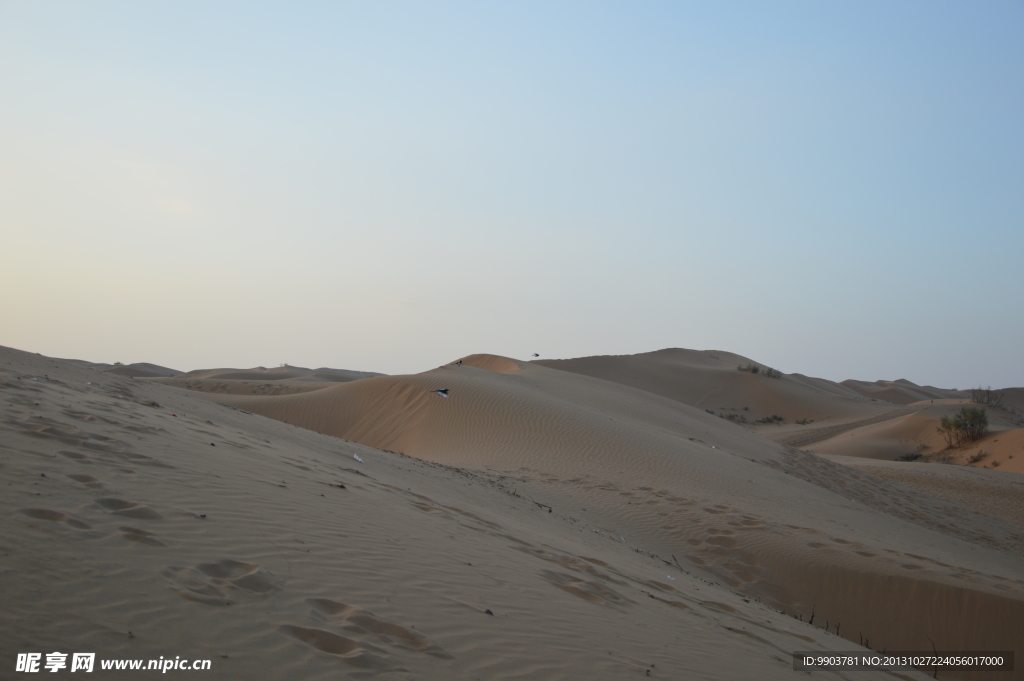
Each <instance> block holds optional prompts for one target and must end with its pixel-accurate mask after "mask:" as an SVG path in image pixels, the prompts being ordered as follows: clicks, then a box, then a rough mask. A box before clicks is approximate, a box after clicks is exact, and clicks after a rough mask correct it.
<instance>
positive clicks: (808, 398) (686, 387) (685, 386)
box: [532, 348, 892, 426]
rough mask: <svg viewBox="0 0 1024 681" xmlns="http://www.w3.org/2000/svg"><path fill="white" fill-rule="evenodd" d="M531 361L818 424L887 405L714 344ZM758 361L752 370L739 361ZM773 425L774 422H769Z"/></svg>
mask: <svg viewBox="0 0 1024 681" xmlns="http://www.w3.org/2000/svg"><path fill="white" fill-rule="evenodd" d="M532 364H538V365H540V366H546V367H550V368H553V369H559V370H561V371H569V372H572V373H576V374H582V375H584V376H591V377H594V378H600V379H603V380H606V381H612V382H615V383H621V384H622V385H628V386H630V387H633V388H638V389H640V390H644V391H647V392H650V393H653V394H655V395H661V396H662V397H667V398H669V399H672V400H676V401H677V402H682V403H683V404H688V405H690V406H693V407H698V408H700V409H710V410H711V411H714V412H715V413H725V414H736V415H737V416H743V417H744V418H745V420H746V421H747V422H749V423H751V424H752V425H753V423H754V422H755V421H757V420H758V419H763V418H765V417H770V416H774V415H779V416H781V417H783V418H784V419H785V420H786V421H788V422H790V423H792V422H793V421H797V420H813V421H815V422H816V423H817V424H818V425H819V426H820V425H822V424H823V423H836V422H844V421H849V420H856V419H863V418H868V417H871V416H875V415H878V414H880V413H883V412H885V411H888V410H891V409H892V407H891V406H888V405H879V404H875V403H872V402H871V400H870V399H865V398H864V397H863V396H861V395H859V394H858V393H856V392H854V391H852V390H850V389H848V388H846V387H844V386H842V385H840V384H838V383H833V382H832V381H827V380H825V379H821V378H810V377H807V376H803V375H801V374H782V375H781V377H779V378H769V377H768V376H766V375H765V373H764V371H763V370H764V369H765V368H766V367H767V366H768V365H765V364H761V363H759V362H755V361H753V360H750V359H748V358H746V357H742V356H740V355H735V354H733V353H730V352H722V351H718V350H683V349H680V348H669V349H666V350H658V351H656V352H645V353H641V354H638V355H611V356H608V355H602V356H597V357H580V358H577V359H557V360H536V361H534V362H532ZM751 365H754V366H757V367H758V368H759V372H758V373H757V374H754V373H751V372H749V371H740V370H739V368H740V367H748V366H751ZM773 425H774V424H773Z"/></svg>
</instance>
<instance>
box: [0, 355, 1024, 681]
mask: <svg viewBox="0 0 1024 681" xmlns="http://www.w3.org/2000/svg"><path fill="white" fill-rule="evenodd" d="M33 379H35V380H33ZM199 380H202V379H199ZM441 388H447V389H448V390H449V397H447V398H445V397H441V396H439V395H438V394H436V393H435V392H432V391H435V390H439V389H441ZM0 390H2V391H3V395H4V398H5V399H4V400H3V401H2V403H0V436H2V437H0V465H2V467H3V470H4V472H5V476H6V478H7V480H8V482H9V485H8V486H7V487H6V490H7V492H6V493H5V495H4V496H3V497H0V505H2V509H3V510H2V512H3V513H4V514H5V517H7V518H8V522H7V523H5V524H4V525H0V545H3V546H4V547H5V568H4V570H5V571H4V576H5V608H4V609H3V611H0V627H2V628H3V634H4V640H5V641H8V642H9V643H8V645H9V646H10V647H11V649H12V650H17V651H19V652H20V651H31V650H37V651H47V652H49V651H52V650H64V649H66V650H67V651H68V652H70V651H73V650H81V651H84V650H90V651H96V652H97V653H98V654H99V655H100V656H101V658H102V657H106V658H111V657H121V658H156V657H157V656H160V655H187V656H190V657H204V658H209V659H211V660H212V661H213V672H212V673H211V678H231V679H234V678H303V679H320V678H323V679H327V678H338V677H339V676H342V677H351V678H362V679H367V678H378V677H379V678H394V679H398V678H409V679H412V678H422V679H455V678H481V679H523V678H530V679H577V678H594V679H614V678H632V677H643V678H647V677H648V676H649V677H651V678H665V679H678V678H691V677H697V678H714V679H734V678H767V679H774V678H780V679H781V678H786V679H789V678H792V675H793V671H792V666H791V660H790V654H791V653H792V651H794V650H798V649H809V650H836V649H864V650H866V648H861V647H860V645H859V644H860V643H865V644H867V645H868V646H869V647H870V648H871V649H876V650H881V649H883V648H888V649H889V650H893V649H896V648H903V649H920V650H930V649H931V643H929V639H930V640H931V641H934V642H935V644H936V645H937V646H939V647H940V648H946V649H963V650H971V649H974V650H981V649H986V650H991V649H1014V648H1016V649H1018V650H1019V649H1020V648H1021V645H1020V644H1021V643H1022V640H1021V639H1022V633H1021V632H1024V579H1022V575H1024V546H1022V537H1021V533H1020V528H1019V527H1018V526H1017V525H1016V524H1014V522H1013V520H1014V519H1013V518H1005V517H1004V518H1000V517H993V516H992V515H991V514H985V513H984V512H976V511H972V510H970V507H969V506H968V507H966V508H965V507H964V506H963V505H958V504H957V503H955V502H954V501H949V500H947V499H943V498H938V495H930V494H928V493H925V492H922V491H920V490H916V489H913V488H912V487H908V486H902V485H899V484H896V483H893V482H891V481H888V480H885V479H883V478H882V477H878V476H873V475H869V474H866V473H864V472H862V471H858V470H855V469H853V468H851V467H849V466H840V465H837V464H835V463H831V462H829V461H828V460H826V459H823V458H821V457H817V456H815V455H812V454H806V453H801V452H797V451H795V450H792V449H791V448H787V447H786V446H784V445H780V444H777V443H774V442H771V441H769V440H766V439H765V438H764V437H762V436H761V435H759V434H757V433H755V432H753V431H751V430H749V429H746V428H743V427H740V426H737V425H735V424H732V423H729V422H728V421H725V420H723V419H721V418H718V417H717V416H712V415H710V414H707V413H706V412H704V411H703V410H702V409H700V408H694V407H690V406H688V405H686V404H683V403H681V402H679V401H676V400H674V399H669V398H666V397H662V396H658V395H654V394H652V393H651V392H649V391H645V390H639V389H636V388H632V387H629V386H625V385H622V384H618V383H614V382H610V381H606V380H602V379H597V378H592V377H589V376H583V375H579V374H573V373H570V372H564V371H559V370H556V369H551V368H548V367H544V366H538V365H535V364H530V363H524V362H519V361H517V360H512V359H508V358H501V357H494V356H487V355H475V356H470V357H466V358H463V363H462V365H460V366H453V365H448V366H445V367H441V368H438V369H434V370H432V371H428V372H425V373H423V374H417V375H413V376H381V377H373V378H367V379H365V380H358V381H351V382H346V383H336V384H331V385H328V387H325V388H323V389H321V390H317V391H314V392H308V393H303V394H293V395H282V396H275V397H270V396H236V395H223V394H222V395H213V394H204V393H197V392H188V391H185V390H180V389H175V388H172V387H170V386H167V385H162V384H161V383H160V382H159V381H150V380H146V381H142V380H130V379H126V378H123V377H119V376H116V375H110V374H107V373H104V372H101V371H97V370H93V369H89V368H83V367H76V366H74V365H72V364H69V363H66V362H62V361H60V360H52V359H48V358H43V357H40V356H38V355H33V354H28V353H22V352H18V351H15V350H10V349H0ZM216 401H223V402H229V403H231V404H233V405H235V407H236V408H234V409H233V408H229V407H226V406H222V405H220V404H216V403H215V402H216ZM240 409H241V410H244V411H240ZM246 412H256V413H255V414H254V413H246ZM260 413H264V414H268V415H271V416H273V417H274V418H276V419H278V420H271V419H267V418H263V417H261V416H259V415H258V414H260ZM280 421H288V423H282V422H280ZM296 425H301V426H304V427H303V428H297V427H295V426H296ZM316 430H320V431H322V433H330V434H331V435H328V434H321V433H317V432H315V431H316ZM332 435H335V436H340V437H335V436H332ZM342 438H346V439H347V440H348V441H346V439H342ZM355 439H359V440H361V441H362V444H360V443H356V442H352V441H351V440H355ZM371 445H372V446H371ZM374 447H376V448H374ZM383 450H393V451H396V452H397V451H403V452H405V454H407V455H408V456H403V455H400V454H397V453H392V452H388V451H383ZM356 457H358V458H356ZM976 473H981V474H986V473H992V471H976ZM947 496H948V495H947ZM779 610H783V611H785V612H786V613H788V614H789V616H787V615H785V614H781V613H780V612H779ZM812 613H813V615H814V620H813V624H811V623H810V622H809V621H808V620H810V619H811V615H812ZM801 618H802V619H801ZM826 626H827V627H828V632H826V631H825V627H826ZM844 639H845V640H844ZM6 663H7V660H5V664H6ZM96 676H97V678H107V677H108V676H109V678H123V674H122V675H121V676H120V677H119V676H117V674H116V673H114V672H110V673H108V674H107V676H104V674H103V673H102V672H101V673H98V674H97V675H96ZM832 676H833V675H831V674H830V675H829V677H830V678H831V677H832ZM881 676H882V675H881V674H879V673H872V672H859V673H858V674H857V675H856V677H857V678H880V677H881ZM885 676H886V678H892V677H891V675H885ZM901 676H902V677H903V678H919V679H923V678H926V675H925V674H924V673H921V672H917V671H908V672H906V673H901ZM948 676H949V677H950V678H995V677H993V676H992V675H991V674H989V675H984V674H972V673H961V674H956V673H951V674H949V675H948ZM1018 676H1019V674H1018ZM850 678H853V677H852V676H851V677H850Z"/></svg>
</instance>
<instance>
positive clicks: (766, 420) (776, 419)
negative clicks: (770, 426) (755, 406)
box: [754, 414, 786, 423]
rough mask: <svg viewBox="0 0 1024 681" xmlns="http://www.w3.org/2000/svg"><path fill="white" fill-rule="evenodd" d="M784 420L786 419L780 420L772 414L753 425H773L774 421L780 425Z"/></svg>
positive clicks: (779, 417) (780, 418) (776, 415)
mask: <svg viewBox="0 0 1024 681" xmlns="http://www.w3.org/2000/svg"><path fill="white" fill-rule="evenodd" d="M785 420H786V419H784V418H782V417H781V416H779V415H778V414H773V415H772V416H765V417H764V418H760V419H757V420H756V421H754V423H775V422H776V421H777V422H779V423H782V422H783V421H785Z"/></svg>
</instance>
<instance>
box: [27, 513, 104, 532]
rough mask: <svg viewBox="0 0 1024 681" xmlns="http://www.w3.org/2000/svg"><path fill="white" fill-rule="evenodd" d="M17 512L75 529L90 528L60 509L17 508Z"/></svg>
mask: <svg viewBox="0 0 1024 681" xmlns="http://www.w3.org/2000/svg"><path fill="white" fill-rule="evenodd" d="M18 513H20V514H22V515H27V516H28V517H29V518H35V519H36V520H48V521H50V522H51V523H64V524H66V525H68V526H69V527H73V528H75V529H76V530H91V529H92V528H91V527H90V526H88V525H86V524H85V523H83V522H82V521H80V520H75V519H74V518H72V517H70V516H67V515H65V514H63V513H61V512H60V511H51V510H49V509H47V508H21V509H18Z"/></svg>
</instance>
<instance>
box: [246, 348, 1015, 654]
mask: <svg viewBox="0 0 1024 681" xmlns="http://www.w3.org/2000/svg"><path fill="white" fill-rule="evenodd" d="M728 361H729V362H731V359H730V360H728ZM513 364H514V365H516V366H518V367H520V368H519V369H516V370H510V368H511V366H512V365H513ZM490 366H501V367H502V369H501V371H500V372H496V371H492V370H489V369H487V368H482V367H490ZM732 371H733V372H735V364H733V368H732ZM736 373H740V372H736ZM730 375H731V374H730ZM753 378H755V379H756V378H757V377H753ZM768 380H776V379H768ZM780 383H781V381H780ZM441 388H447V389H448V390H449V395H450V396H449V397H448V398H447V399H446V398H441V397H439V396H438V395H436V394H435V393H434V392H433V391H435V390H438V389H441ZM229 401H230V402H231V403H232V404H234V405H236V406H239V407H240V408H243V409H245V410H248V411H252V412H255V413H261V414H265V415H269V416H271V417H273V418H276V419H279V420H282V421H285V422H287V423H290V424H294V425H298V426H301V427H304V428H308V429H312V430H315V431H318V432H322V433H330V434H333V435H337V436H340V437H344V438H347V439H350V440H355V441H358V442H361V443H363V444H367V445H370V446H373V447H377V448H381V449H387V450H394V451H398V452H404V453H405V454H407V455H410V456H414V457H416V458H419V459H425V460H429V461H435V462H438V463H444V464H446V465H455V466H460V467H465V468H469V469H473V470H492V471H501V472H503V473H505V474H512V475H513V476H514V480H515V481H516V485H517V489H519V490H529V491H530V492H531V493H532V494H534V495H537V496H539V497H541V498H543V499H544V500H545V503H549V504H551V505H552V506H555V507H556V508H559V507H564V506H566V505H569V506H572V505H575V504H580V505H583V504H585V506H583V507H584V508H586V509H587V515H588V516H590V517H591V518H600V521H597V522H596V523H595V525H596V527H595V529H597V530H599V531H600V532H601V533H603V534H604V535H607V536H610V537H617V538H619V540H620V541H622V542H623V543H624V544H626V545H638V546H644V547H646V548H647V550H653V552H654V553H656V554H658V555H660V556H663V557H668V556H673V559H672V560H673V561H679V562H680V564H681V566H682V567H685V569H686V570H688V571H692V572H694V573H697V574H704V575H707V576H708V577H709V578H711V579H714V580H716V581H718V582H719V583H721V584H723V585H726V586H728V587H729V588H731V589H736V590H739V591H741V592H742V593H744V594H747V595H748V596H751V597H755V598H760V599H762V600H763V601H764V602H766V603H769V604H771V605H773V606H775V607H779V608H781V609H784V610H786V611H787V612H790V613H793V614H794V615H799V616H803V617H804V618H809V617H810V616H811V612H812V610H814V611H815V612H816V613H817V615H816V616H817V617H821V616H822V613H827V614H826V615H824V617H825V619H826V620H828V621H829V622H831V623H832V624H831V626H833V627H834V626H835V623H836V622H840V623H842V625H841V626H843V627H850V628H849V629H848V630H847V636H853V639H854V641H857V640H859V639H860V637H866V638H868V639H869V640H870V641H872V642H873V644H874V643H875V642H877V643H879V644H880V645H881V647H887V648H889V649H890V650H891V649H895V648H900V647H904V648H906V647H909V648H913V649H916V648H917V647H919V646H926V647H927V646H928V645H929V644H928V643H927V637H929V636H930V637H931V638H932V640H936V641H937V640H938V639H936V637H939V638H940V639H942V641H943V643H942V644H938V643H937V645H940V647H942V646H945V647H950V648H957V647H961V648H965V649H971V648H972V646H978V645H982V640H985V641H986V643H985V645H992V641H996V640H999V641H1002V642H1004V644H1005V645H1009V646H1011V647H1012V646H1013V645H1014V644H1015V643H1016V642H1017V641H1018V638H1017V634H1010V633H1009V632H1008V630H1007V628H1006V627H1007V626H1009V625H1011V624H1012V623H1018V622H1019V623H1020V624H1021V625H1024V620H1021V619H1020V618H1021V617H1022V616H1024V600H1022V598H1024V592H1022V591H1021V587H1022V586H1024V581H1020V577H1021V575H1022V574H1024V572H1022V568H1024V563H1022V561H1021V557H1022V548H1024V545H1022V540H1021V537H1020V535H1019V534H1018V532H1017V530H1016V529H1014V528H1012V527H1010V526H1008V525H1005V524H1003V523H1001V522H1000V521H998V520H995V519H993V518H989V517H986V516H982V515H977V514H972V513H970V512H965V510H964V509H962V508H959V507H955V506H953V505H952V504H948V503H947V502H943V501H941V500H939V499H935V498H931V497H928V496H926V495H923V494H920V493H916V492H913V491H911V490H907V489H903V488H897V487H894V486H891V485H890V484H889V483H886V482H884V481H882V480H880V479H879V478H874V477H871V476H863V475H860V474H858V473H856V472H852V471H850V469H848V468H845V467H841V466H835V465H829V464H828V463H827V462H825V461H824V460H821V459H819V458H817V457H815V456H813V455H810V454H801V453H798V452H795V451H792V450H789V449H787V448H785V447H784V446H781V445H777V444H774V443H772V442H769V441H767V440H765V439H764V438H763V437H762V436H760V435H758V434H756V433H754V432H751V431H750V430H748V429H746V428H743V427H740V426H737V425H734V424H732V423H729V422H727V421H725V420H723V419H720V418H718V417H715V416H712V415H709V414H707V413H706V412H704V411H702V410H700V409H696V408H693V407H690V406H688V405H686V404H682V403H681V402H678V401H676V400H673V399H668V398H665V397H660V396H657V395H654V394H652V393H651V392H649V391H646V390H638V389H636V388H632V387H629V386H625V385H622V384H620V383H613V382H610V381H606V380H601V379H595V378H592V377H589V376H584V375H580V374H573V373H569V372H565V371H559V370H556V369H551V368H549V367H547V366H543V365H537V364H534V363H523V362H518V361H515V360H509V359H506V358H494V357H487V356H471V357H467V358H463V360H462V365H461V366H453V365H448V366H445V367H441V368H439V369H435V370H433V371H428V372H425V373H422V374H416V375H413V376H389V377H381V378H373V379H368V380H365V381H359V382H354V383H349V384H343V385H338V386H333V387H331V388H329V389H326V390H322V391H317V392H315V393H308V394H303V395H291V396H285V397H231V398H229ZM851 402H854V403H855V404H857V405H858V406H860V405H862V404H863V403H864V400H863V399H861V398H857V399H856V400H854V399H853V398H851ZM869 405H870V402H869ZM868 408H869V409H871V408H873V407H871V406H869V407H868ZM847 413H849V412H847ZM908 498H913V501H912V502H911V506H912V507H913V510H911V509H910V508H908V507H907V506H906V500H907V499H908ZM592 522H593V521H592ZM840 527H841V528H842V530H841V531H839V530H837V529H836V528H840ZM981 537H984V539H980V538H981ZM979 541H980V544H984V545H985V547H986V548H982V546H981V545H980V544H978V543H977V542H979ZM965 542H966V543H967V544H970V547H969V548H968V546H967V544H965ZM979 550H980V551H982V552H983V553H985V555H986V556H987V557H986V558H985V559H984V561H981V562H979V561H978V560H977V558H978V556H979V555H981V554H979V553H978V551H979ZM995 565H1001V566H1002V567H1000V568H998V569H994V566H995ZM944 566H945V567H944ZM964 570H966V571H967V572H963V571H964ZM964 575H971V582H970V586H968V585H967V583H966V582H964V581H962V580H963V579H964ZM981 575H984V576H981ZM911 584H913V585H915V586H914V588H912V589H908V585H911ZM1007 585H1011V586H1010V590H1009V591H1008V590H1006V589H1005V588H1004V587H1006V586H1007ZM919 598H920V599H923V600H921V601H920V602H918V601H917V600H916V599H919ZM893 599H896V600H897V601H898V602H900V603H901V605H900V608H899V612H895V611H893V610H892V603H893V602H894V601H893ZM908 599H909V600H908ZM968 602H969V603H971V606H970V609H975V608H980V610H975V611H974V612H975V613H976V614H974V615H971V614H969V613H968V612H967V611H965V610H962V609H961V606H962V604H964V603H968ZM958 603H959V604H961V605H956V604H958ZM938 604H942V605H938ZM936 607H939V611H936V610H935V608H936ZM947 608H950V609H953V610H955V611H956V613H957V614H955V615H953V614H952V610H949V611H947V610H946V609H947ZM989 608H992V609H991V610H989ZM982 611H984V612H986V614H985V615H980V613H981V612H982ZM925 612H927V613H929V614H928V615H927V616H925V615H923V614H922V613H925ZM940 612H941V614H939V613H940ZM882 613H884V616H883V615H882ZM936 617H938V618H939V619H940V620H942V621H943V622H947V624H939V625H937V624H936V623H935V622H936V619H935V618H936ZM947 617H949V618H951V619H949V620H947V619H946V618H947ZM962 617H969V618H974V619H972V622H973V623H972V624H971V625H970V626H960V625H953V624H951V622H952V621H954V620H957V619H958V618H962ZM996 622H998V624H996ZM1013 626H1017V625H1016V624H1013ZM982 631H984V633H983V634H982V633H980V632H982ZM925 632H927V633H925ZM989 637H994V638H989Z"/></svg>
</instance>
